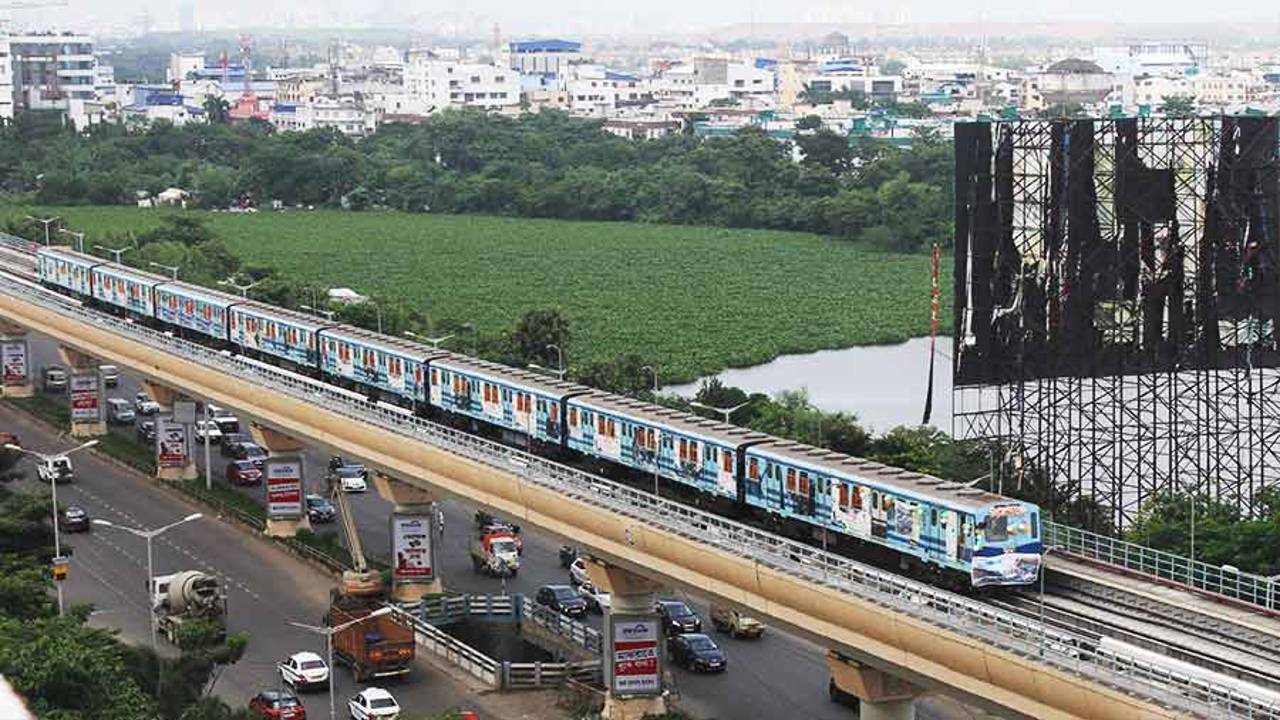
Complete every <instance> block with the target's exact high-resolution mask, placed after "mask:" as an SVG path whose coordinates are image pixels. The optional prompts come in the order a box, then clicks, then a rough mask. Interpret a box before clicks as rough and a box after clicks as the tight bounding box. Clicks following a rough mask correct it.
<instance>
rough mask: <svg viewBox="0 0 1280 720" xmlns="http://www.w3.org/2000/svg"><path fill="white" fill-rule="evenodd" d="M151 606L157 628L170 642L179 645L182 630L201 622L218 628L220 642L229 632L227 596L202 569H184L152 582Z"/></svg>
mask: <svg viewBox="0 0 1280 720" xmlns="http://www.w3.org/2000/svg"><path fill="white" fill-rule="evenodd" d="M151 606H152V607H153V608H154V609H155V616H156V629H157V630H159V631H160V632H161V633H162V634H163V635H164V636H165V638H167V639H168V640H169V642H170V643H173V644H174V645H177V644H178V633H179V628H181V627H182V626H183V624H184V623H188V622H191V621H192V620H196V619H200V620H204V621H206V622H209V623H212V624H213V625H214V626H215V627H216V628H217V629H218V639H219V640H222V639H225V637H226V633H227V623H226V618H227V595H226V593H225V592H223V589H222V584H221V583H220V582H219V581H218V578H216V577H214V576H213V575H210V574H208V573H203V572H200V571H199V570H183V571H181V572H176V573H172V574H170V575H157V576H156V577H154V578H152V579H151Z"/></svg>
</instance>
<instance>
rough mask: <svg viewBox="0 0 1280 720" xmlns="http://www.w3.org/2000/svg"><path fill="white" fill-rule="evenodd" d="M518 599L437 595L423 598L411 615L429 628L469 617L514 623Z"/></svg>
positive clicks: (471, 595) (511, 596)
mask: <svg viewBox="0 0 1280 720" xmlns="http://www.w3.org/2000/svg"><path fill="white" fill-rule="evenodd" d="M520 599H521V598H520V596H519V595H491V594H478V595H477V594H471V593H464V594H461V595H438V596H435V597H432V598H423V600H422V601H421V603H420V604H419V605H418V607H417V610H416V613H415V614H416V615H417V616H418V617H419V618H421V619H422V620H424V621H426V622H429V623H431V624H432V625H444V624H450V623H455V622H458V621H461V620H467V619H470V618H473V617H474V618H481V619H484V620H500V621H504V622H515V621H516V620H518V619H519V617H518V616H519V613H520Z"/></svg>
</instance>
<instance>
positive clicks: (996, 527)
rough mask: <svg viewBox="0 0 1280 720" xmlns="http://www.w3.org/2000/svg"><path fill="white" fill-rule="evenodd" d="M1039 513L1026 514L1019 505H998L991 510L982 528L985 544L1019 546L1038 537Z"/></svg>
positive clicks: (1024, 509)
mask: <svg viewBox="0 0 1280 720" xmlns="http://www.w3.org/2000/svg"><path fill="white" fill-rule="evenodd" d="M1038 515H1039V513H1028V512H1027V510H1026V508H1024V507H1022V506H1021V505H1000V506H998V507H996V508H994V509H992V511H991V514H990V515H988V516H987V520H986V523H985V526H984V527H983V533H984V541H985V543H986V544H989V545H995V544H1001V543H1015V544H1020V543H1024V542H1027V541H1028V540H1033V539H1036V538H1037V537H1039V535H1040V529H1039V528H1038V527H1036V523H1037V521H1038V519H1039V518H1038Z"/></svg>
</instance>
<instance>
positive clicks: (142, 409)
mask: <svg viewBox="0 0 1280 720" xmlns="http://www.w3.org/2000/svg"><path fill="white" fill-rule="evenodd" d="M133 409H134V411H135V412H137V413H138V414H139V415H155V414H156V413H158V412H160V403H158V402H156V401H155V400H152V399H151V396H150V395H148V394H146V393H144V392H139V393H138V394H136V395H134V396H133Z"/></svg>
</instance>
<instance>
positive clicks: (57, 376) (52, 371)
mask: <svg viewBox="0 0 1280 720" xmlns="http://www.w3.org/2000/svg"><path fill="white" fill-rule="evenodd" d="M43 378H44V379H43V384H44V391H45V392H47V393H53V392H66V391H67V371H66V370H64V369H63V368H62V366H61V365H50V366H48V367H46V368H45V369H44V376H43Z"/></svg>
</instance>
